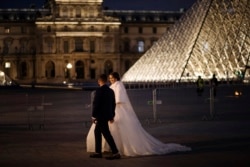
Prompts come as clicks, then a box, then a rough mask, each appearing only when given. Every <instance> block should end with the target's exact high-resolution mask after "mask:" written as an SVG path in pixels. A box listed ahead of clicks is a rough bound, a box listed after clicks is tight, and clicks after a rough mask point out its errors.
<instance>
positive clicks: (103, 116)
mask: <svg viewBox="0 0 250 167" xmlns="http://www.w3.org/2000/svg"><path fill="white" fill-rule="evenodd" d="M114 116H115V94H114V91H113V90H112V89H110V88H109V87H108V86H107V85H103V86H101V87H99V88H98V89H97V90H96V93H95V97H94V100H93V111H92V117H93V118H95V119H96V127H95V140H96V141H95V151H96V153H101V152H102V135H103V136H104V138H105V139H106V141H107V143H108V144H109V146H110V148H111V150H112V153H113V154H116V153H118V150H117V147H116V145H115V142H114V139H113V137H112V135H111V134H110V131H109V126H108V122H109V121H110V120H113V118H114Z"/></svg>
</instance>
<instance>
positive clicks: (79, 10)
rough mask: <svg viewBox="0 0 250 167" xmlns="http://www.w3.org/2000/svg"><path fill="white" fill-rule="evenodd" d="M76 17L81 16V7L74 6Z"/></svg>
mask: <svg viewBox="0 0 250 167" xmlns="http://www.w3.org/2000/svg"><path fill="white" fill-rule="evenodd" d="M76 17H78V18H79V17H81V8H80V7H76Z"/></svg>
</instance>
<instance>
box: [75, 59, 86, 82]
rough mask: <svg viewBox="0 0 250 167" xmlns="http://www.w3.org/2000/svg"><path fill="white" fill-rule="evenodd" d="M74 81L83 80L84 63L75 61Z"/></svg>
mask: <svg viewBox="0 0 250 167" xmlns="http://www.w3.org/2000/svg"><path fill="white" fill-rule="evenodd" d="M75 72H76V79H84V63H83V62H82V61H77V62H76V63H75Z"/></svg>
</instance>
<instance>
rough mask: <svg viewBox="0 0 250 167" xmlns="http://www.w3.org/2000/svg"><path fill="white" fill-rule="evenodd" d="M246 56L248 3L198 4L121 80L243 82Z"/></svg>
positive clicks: (249, 52)
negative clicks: (214, 80) (212, 78)
mask: <svg viewBox="0 0 250 167" xmlns="http://www.w3.org/2000/svg"><path fill="white" fill-rule="evenodd" d="M249 56H250V0H198V1H197V2H196V3H195V4H194V5H193V6H192V7H191V8H190V9H189V10H188V11H187V12H186V13H185V14H184V15H183V16H182V18H181V19H180V20H179V21H178V22H177V23H175V24H174V25H173V26H172V28H171V29H170V30H169V31H168V32H166V33H165V34H164V35H163V36H162V37H161V38H160V39H159V40H158V41H157V42H156V43H155V44H154V45H153V46H152V47H151V48H150V49H149V50H148V51H147V52H146V53H145V54H144V55H143V56H142V57H141V58H140V59H139V60H138V61H137V62H136V63H135V64H134V65H133V66H132V67H131V68H130V69H129V70H128V71H127V72H126V73H125V74H124V75H123V77H122V81H123V82H173V81H174V82H190V81H195V80H196V79H197V78H198V76H199V75H200V76H201V77H202V78H203V79H204V80H208V79H210V78H211V77H212V75H213V74H215V75H216V77H217V78H218V80H220V81H223V80H239V79H243V78H245V79H247V78H248V79H249V77H250V72H249V70H248V69H249V67H250V62H249Z"/></svg>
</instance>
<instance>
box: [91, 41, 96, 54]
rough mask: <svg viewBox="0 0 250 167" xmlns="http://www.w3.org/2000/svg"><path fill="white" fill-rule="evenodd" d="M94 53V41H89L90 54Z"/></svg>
mask: <svg viewBox="0 0 250 167" xmlns="http://www.w3.org/2000/svg"><path fill="white" fill-rule="evenodd" d="M94 52H95V41H90V53H94Z"/></svg>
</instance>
